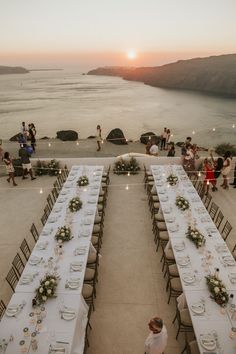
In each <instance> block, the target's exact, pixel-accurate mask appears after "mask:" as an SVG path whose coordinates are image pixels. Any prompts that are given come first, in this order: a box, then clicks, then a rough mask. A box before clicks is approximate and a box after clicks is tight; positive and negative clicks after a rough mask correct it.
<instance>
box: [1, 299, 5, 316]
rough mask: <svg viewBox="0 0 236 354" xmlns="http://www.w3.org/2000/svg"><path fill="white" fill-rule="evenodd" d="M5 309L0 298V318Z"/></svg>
mask: <svg viewBox="0 0 236 354" xmlns="http://www.w3.org/2000/svg"><path fill="white" fill-rule="evenodd" d="M5 311H6V305H5V304H4V302H3V301H2V300H1V301H0V320H1V319H2V317H3V315H4V313H5Z"/></svg>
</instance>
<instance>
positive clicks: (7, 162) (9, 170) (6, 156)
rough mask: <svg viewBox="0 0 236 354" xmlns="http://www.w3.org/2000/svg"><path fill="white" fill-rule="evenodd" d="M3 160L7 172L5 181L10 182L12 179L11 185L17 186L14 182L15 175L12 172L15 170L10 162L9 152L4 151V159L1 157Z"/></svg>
mask: <svg viewBox="0 0 236 354" xmlns="http://www.w3.org/2000/svg"><path fill="white" fill-rule="evenodd" d="M3 162H4V163H5V165H6V171H7V173H8V176H9V177H8V178H7V182H8V183H10V181H11V179H12V182H13V186H17V184H16V182H15V175H14V172H15V169H14V166H13V164H12V159H11V157H10V154H9V152H7V151H6V152H5V154H4V159H3Z"/></svg>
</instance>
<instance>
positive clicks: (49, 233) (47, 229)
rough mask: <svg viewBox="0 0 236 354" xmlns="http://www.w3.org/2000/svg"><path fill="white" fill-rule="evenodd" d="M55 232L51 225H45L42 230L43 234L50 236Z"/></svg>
mask: <svg viewBox="0 0 236 354" xmlns="http://www.w3.org/2000/svg"><path fill="white" fill-rule="evenodd" d="M52 232H53V228H49V227H45V228H44V229H43V230H42V232H41V234H40V235H41V236H49V235H51V233H52Z"/></svg>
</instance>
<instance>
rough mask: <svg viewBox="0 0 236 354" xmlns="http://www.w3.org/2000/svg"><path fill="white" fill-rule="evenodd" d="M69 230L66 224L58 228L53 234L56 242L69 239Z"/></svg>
mask: <svg viewBox="0 0 236 354" xmlns="http://www.w3.org/2000/svg"><path fill="white" fill-rule="evenodd" d="M71 238H72V237H71V230H70V228H69V227H68V226H62V227H59V228H58V231H57V233H56V235H55V239H56V240H57V241H58V242H66V241H70V240H71Z"/></svg>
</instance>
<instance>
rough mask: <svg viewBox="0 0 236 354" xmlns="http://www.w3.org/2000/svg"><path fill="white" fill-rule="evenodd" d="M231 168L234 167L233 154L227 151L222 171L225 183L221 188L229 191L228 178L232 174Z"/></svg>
mask: <svg viewBox="0 0 236 354" xmlns="http://www.w3.org/2000/svg"><path fill="white" fill-rule="evenodd" d="M231 167H232V161H231V153H230V151H226V153H225V156H224V162H223V168H222V170H221V174H222V176H223V183H222V184H221V187H223V188H224V189H229V184H228V178H229V177H228V176H229V174H230V171H231Z"/></svg>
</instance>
